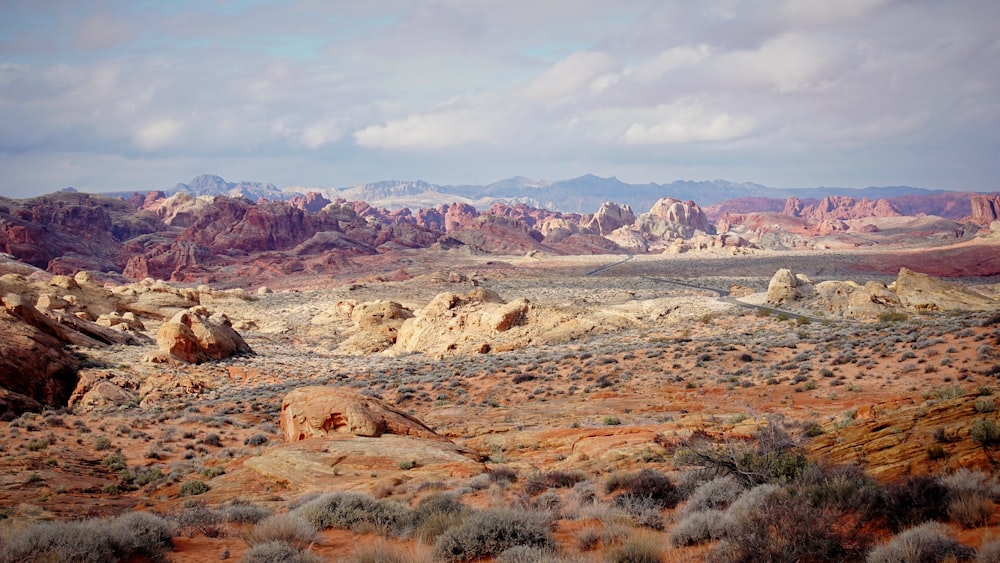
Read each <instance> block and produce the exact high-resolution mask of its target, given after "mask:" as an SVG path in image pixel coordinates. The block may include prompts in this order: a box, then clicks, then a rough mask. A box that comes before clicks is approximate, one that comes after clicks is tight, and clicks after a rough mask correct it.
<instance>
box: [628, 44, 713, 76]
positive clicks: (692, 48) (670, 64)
mask: <svg viewBox="0 0 1000 563" xmlns="http://www.w3.org/2000/svg"><path fill="white" fill-rule="evenodd" d="M711 54H712V46H711V45H708V44H706V43H702V44H700V45H679V46H677V47H671V48H669V49H666V50H665V51H661V52H660V53H659V54H658V55H656V56H655V57H653V58H652V59H650V60H648V61H646V62H644V63H643V64H642V65H641V66H640V67H639V68H638V69H637V70H636V71H635V75H636V78H638V79H640V80H644V81H650V80H655V79H657V78H660V77H661V76H663V75H665V74H667V73H669V72H671V71H674V70H677V69H679V68H683V67H689V66H694V65H697V64H698V63H700V62H702V61H704V60H705V59H707V58H708V57H709V56H710V55H711Z"/></svg>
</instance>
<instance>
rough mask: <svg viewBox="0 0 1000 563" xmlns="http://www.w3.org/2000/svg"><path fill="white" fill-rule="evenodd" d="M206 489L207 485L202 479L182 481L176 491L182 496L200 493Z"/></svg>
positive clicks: (206, 490) (207, 489) (205, 491)
mask: <svg viewBox="0 0 1000 563" xmlns="http://www.w3.org/2000/svg"><path fill="white" fill-rule="evenodd" d="M208 491H209V486H208V484H207V483H205V482H204V481H184V482H183V483H181V486H180V488H179V489H178V492H179V493H180V494H181V496H183V497H189V496H194V495H200V494H203V493H207V492H208Z"/></svg>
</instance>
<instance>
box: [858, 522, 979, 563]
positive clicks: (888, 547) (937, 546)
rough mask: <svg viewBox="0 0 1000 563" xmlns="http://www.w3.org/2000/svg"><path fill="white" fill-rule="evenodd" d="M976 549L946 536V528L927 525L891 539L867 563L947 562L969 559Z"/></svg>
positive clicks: (927, 523) (870, 554) (936, 524)
mask: <svg viewBox="0 0 1000 563" xmlns="http://www.w3.org/2000/svg"><path fill="white" fill-rule="evenodd" d="M974 555H975V550H973V549H971V548H969V547H966V546H964V545H962V544H960V543H958V542H957V541H955V540H954V539H952V538H950V537H948V535H947V529H946V528H945V527H944V526H943V525H941V524H940V523H938V522H926V523H924V524H921V525H919V526H916V527H914V528H910V529H908V530H906V531H905V532H902V533H900V534H899V535H898V536H896V537H894V538H892V540H890V541H889V543H887V544H885V545H880V546H878V547H876V548H875V549H872V550H871V552H870V553H869V554H868V558H867V559H866V561H867V563H898V562H900V561H914V562H918V563H922V562H924V561H927V562H933V561H946V560H948V559H953V560H954V559H971V558H972V557H973V556H974Z"/></svg>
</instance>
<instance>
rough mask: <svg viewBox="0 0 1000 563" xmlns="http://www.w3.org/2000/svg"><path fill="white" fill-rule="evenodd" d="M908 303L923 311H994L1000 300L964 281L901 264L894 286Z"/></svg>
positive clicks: (907, 305)
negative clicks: (940, 278) (928, 273)
mask: <svg viewBox="0 0 1000 563" xmlns="http://www.w3.org/2000/svg"><path fill="white" fill-rule="evenodd" d="M890 289H892V290H893V291H894V292H895V293H896V295H897V296H899V300H900V302H902V304H903V305H905V306H906V307H910V308H913V309H917V310H920V311H951V310H961V311H994V310H997V309H1000V301H997V300H996V299H992V298H990V297H987V296H985V295H983V294H981V293H976V292H975V291H972V290H971V289H968V288H966V287H964V286H962V285H959V284H957V283H954V282H947V281H944V280H939V279H937V278H934V277H931V276H928V275H927V274H921V273H919V272H914V271H913V270H910V269H907V268H900V269H899V275H898V276H897V277H896V281H895V282H894V283H893V284H892V286H891V287H890Z"/></svg>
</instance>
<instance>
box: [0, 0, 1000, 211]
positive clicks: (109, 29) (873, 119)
mask: <svg viewBox="0 0 1000 563" xmlns="http://www.w3.org/2000/svg"><path fill="white" fill-rule="evenodd" d="M997 29H1000V2H997V1H996V0H837V1H831V0H700V1H693V0H618V1H616V2H610V1H607V0H528V1H523V0H289V1H269V0H195V1H185V0H173V1H170V2H162V1H159V0H104V1H102V0H84V1H81V0H71V1H63V0H45V1H42V2H40V1H38V0H27V1H20V0H0V195H4V196H8V197H27V196H31V195H36V194H41V193H47V192H52V191H55V190H58V189H61V188H63V187H66V186H73V187H76V188H77V189H80V190H81V191H113V190H131V189H164V188H169V187H171V186H173V185H174V184H176V183H177V182H186V181H188V180H189V179H191V178H193V177H194V176H196V175H199V174H203V173H211V174H218V175H220V176H223V177H224V178H226V179H227V180H229V181H237V180H246V181H261V182H271V183H274V184H276V185H278V186H286V185H297V186H304V187H309V186H313V187H346V186H353V185H358V184H361V183H365V182H375V181H380V180H390V179H397V180H417V179H422V180H425V181H428V182H432V183H437V184H486V183H490V182H493V181H497V180H500V179H503V178H508V177H511V176H517V175H521V176H528V177H530V178H535V179H546V180H560V179H566V178H572V177H576V176H581V175H584V174H588V173H593V174H596V175H598V176H603V177H610V176H617V177H618V178H620V179H621V180H623V181H626V182H631V183H646V182H658V183H666V182H670V181H673V180H710V179H726V180H731V181H737V182H743V181H749V182H757V183H761V184H764V185H768V186H773V187H782V188H791V187H815V186H841V187H865V186H872V185H876V186H881V185H910V186H917V187H924V188H934V189H950V190H975V191H994V190H1000V34H998V33H997V31H996V30H997Z"/></svg>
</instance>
